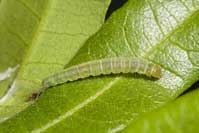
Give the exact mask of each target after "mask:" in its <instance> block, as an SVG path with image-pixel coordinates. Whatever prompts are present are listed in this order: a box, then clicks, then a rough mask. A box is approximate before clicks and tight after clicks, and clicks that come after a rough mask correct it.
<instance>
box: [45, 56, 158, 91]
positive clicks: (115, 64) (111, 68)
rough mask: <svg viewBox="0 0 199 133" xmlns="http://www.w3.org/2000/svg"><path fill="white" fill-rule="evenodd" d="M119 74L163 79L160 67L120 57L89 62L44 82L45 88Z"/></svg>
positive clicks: (70, 68)
mask: <svg viewBox="0 0 199 133" xmlns="http://www.w3.org/2000/svg"><path fill="white" fill-rule="evenodd" d="M111 73H113V74H119V73H139V74H144V75H146V76H148V77H154V78H157V79H159V78H161V68H160V66H158V65H156V64H153V63H150V62H147V61H145V60H141V59H138V58H129V57H119V58H116V57H115V58H104V59H100V60H93V61H88V62H85V63H82V64H79V65H74V66H71V67H69V68H67V69H65V70H63V71H61V72H58V73H56V74H54V75H52V76H50V77H47V78H46V79H44V80H43V82H42V85H43V87H44V88H48V87H51V86H55V85H58V84H62V83H65V82H68V81H75V80H78V79H82V78H86V77H89V76H99V75H107V74H111Z"/></svg>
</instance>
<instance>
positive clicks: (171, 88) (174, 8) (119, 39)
mask: <svg viewBox="0 0 199 133" xmlns="http://www.w3.org/2000/svg"><path fill="white" fill-rule="evenodd" d="M198 9H199V1H198V0H194V1H192V0H186V1H182V0H176V1H171V0H164V1H158V0H142V1H136V0H129V1H128V2H127V3H126V4H125V6H124V7H122V8H121V9H120V10H118V11H117V12H115V13H114V14H113V15H112V16H111V18H110V19H109V20H108V21H107V22H106V24H104V25H103V27H102V28H101V29H100V31H99V32H97V33H96V34H95V35H94V36H92V37H91V38H89V40H88V41H87V42H86V43H85V44H84V45H83V46H82V47H81V49H80V50H79V51H78V53H77V54H76V56H75V57H74V58H73V59H72V60H71V61H70V63H69V64H67V63H66V64H67V65H66V67H68V66H70V65H74V64H79V63H82V62H85V61H88V60H95V59H99V58H104V57H114V56H130V57H135V56H136V57H139V58H144V59H146V60H148V61H151V62H154V63H156V64H159V65H160V66H161V67H162V71H163V76H162V78H161V79H160V80H156V81H154V80H151V79H150V78H146V77H145V76H142V75H130V74H129V75H124V74H120V75H110V76H100V77H91V78H88V79H84V80H79V81H76V82H71V83H66V84H63V85H60V86H57V87H54V88H51V89H49V90H47V91H46V92H44V94H43V95H42V96H41V97H40V99H39V101H38V102H37V103H36V104H33V105H32V106H30V107H28V108H27V109H26V110H25V111H23V112H21V113H19V114H17V115H16V116H15V117H13V118H12V119H10V120H7V121H6V122H4V123H2V124H1V125H0V131H4V132H8V131H9V132H15V131H16V130H17V131H18V132H25V131H35V132H40V131H45V132H65V131H67V132H116V131H119V130H122V129H124V128H125V127H126V126H127V125H128V124H129V123H130V122H133V121H134V120H136V119H138V118H139V116H141V115H143V114H144V113H146V112H149V111H152V110H154V109H155V108H158V107H160V106H163V105H164V104H165V103H167V102H168V101H171V100H173V99H175V98H176V97H177V96H178V95H179V94H181V93H182V92H183V91H184V90H186V89H187V88H188V87H190V86H191V85H192V84H193V83H194V82H196V81H197V80H198V77H199V60H198V59H199V58H198V57H199V54H198V51H199V45H198V43H199V42H198V38H199V21H198V18H199V12H198ZM30 121H31V123H30Z"/></svg>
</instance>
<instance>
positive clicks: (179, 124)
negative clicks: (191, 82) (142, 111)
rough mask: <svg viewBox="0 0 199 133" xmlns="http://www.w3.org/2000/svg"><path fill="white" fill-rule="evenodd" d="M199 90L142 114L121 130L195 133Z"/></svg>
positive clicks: (197, 119) (155, 132) (150, 132)
mask: <svg viewBox="0 0 199 133" xmlns="http://www.w3.org/2000/svg"><path fill="white" fill-rule="evenodd" d="M198 113H199V90H196V91H193V92H191V93H189V94H186V95H184V96H182V97H180V98H179V99H177V100H176V101H174V102H172V103H170V104H169V105H167V106H165V107H163V108H161V109H158V110H154V111H153V112H151V113H149V115H147V114H146V115H144V116H142V118H140V119H139V120H138V121H137V122H135V123H133V124H132V125H129V126H128V127H127V129H125V131H123V132H129V133H134V132H135V133H143V132H147V133H159V132H161V133H168V132H169V133H197V132H198V131H199V128H198V123H199V116H198Z"/></svg>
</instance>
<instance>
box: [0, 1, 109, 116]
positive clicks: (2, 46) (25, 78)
mask: <svg viewBox="0 0 199 133" xmlns="http://www.w3.org/2000/svg"><path fill="white" fill-rule="evenodd" d="M109 2H110V1H109V0H108V1H107V0H97V1H89V0H84V1H82V2H79V0H73V1H66V0H42V1H41V0H28V1H27V0H3V1H2V2H1V5H0V27H1V30H0V38H2V39H0V53H1V54H0V63H1V65H0V71H2V73H1V74H2V76H0V77H3V76H4V75H3V74H5V73H6V72H7V70H13V69H14V68H15V66H17V65H18V66H20V67H18V69H17V70H16V71H15V72H13V74H12V73H11V74H10V77H7V79H4V80H3V81H2V82H1V83H0V87H1V89H0V96H2V98H1V99H0V118H1V119H2V120H4V119H6V118H8V117H10V116H12V115H14V114H15V113H17V112H19V111H21V110H22V109H24V108H25V107H26V106H28V105H29V104H30V102H28V99H29V97H30V96H31V94H32V93H35V92H37V91H39V90H40V89H41V81H42V80H43V79H44V78H45V77H47V76H48V75H50V74H52V73H54V72H56V71H58V70H61V69H63V68H64V65H65V64H67V62H69V60H70V59H71V58H72V57H73V56H74V55H75V53H76V52H77V51H78V49H79V48H80V47H81V46H82V44H83V42H84V41H85V40H86V39H87V38H88V37H89V36H91V35H92V34H94V33H95V32H96V31H97V30H98V29H99V27H100V26H101V25H102V23H104V18H105V13H106V9H107V7H108V5H109Z"/></svg>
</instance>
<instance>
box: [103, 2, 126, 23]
mask: <svg viewBox="0 0 199 133" xmlns="http://www.w3.org/2000/svg"><path fill="white" fill-rule="evenodd" d="M126 2H127V0H112V1H111V4H110V6H109V8H108V11H107V12H106V17H105V20H107V19H108V18H109V17H110V15H111V14H112V13H113V12H114V11H115V10H117V9H119V8H120V7H122V6H123V5H124V4H125V3H126Z"/></svg>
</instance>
